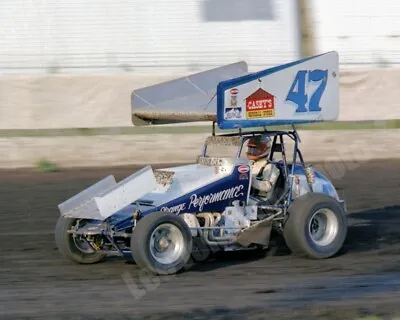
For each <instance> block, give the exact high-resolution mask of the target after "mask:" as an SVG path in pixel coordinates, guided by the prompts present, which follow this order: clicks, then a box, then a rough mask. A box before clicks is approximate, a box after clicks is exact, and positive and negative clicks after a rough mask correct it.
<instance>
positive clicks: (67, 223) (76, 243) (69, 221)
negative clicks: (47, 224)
mask: <svg viewBox="0 0 400 320" xmlns="http://www.w3.org/2000/svg"><path fill="white" fill-rule="evenodd" d="M75 224H76V219H74V218H64V217H60V218H59V219H58V221H57V225H56V229H55V240H56V245H57V248H58V250H59V251H60V253H61V254H62V255H63V256H64V257H66V258H69V259H70V260H72V261H74V262H76V263H80V264H93V263H97V262H100V261H102V260H103V259H104V258H105V255H104V254H102V253H100V252H96V251H95V250H94V249H93V248H91V247H90V246H89V245H88V244H87V242H85V241H84V240H82V239H81V238H80V237H73V235H72V234H70V233H68V232H67V231H68V230H70V229H71V227H72V226H73V225H75Z"/></svg>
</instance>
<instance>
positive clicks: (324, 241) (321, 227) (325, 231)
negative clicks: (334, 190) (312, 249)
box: [308, 209, 339, 247]
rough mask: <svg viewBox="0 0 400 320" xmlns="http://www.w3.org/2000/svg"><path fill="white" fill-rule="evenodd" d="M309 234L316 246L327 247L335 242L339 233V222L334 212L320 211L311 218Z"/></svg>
mask: <svg viewBox="0 0 400 320" xmlns="http://www.w3.org/2000/svg"><path fill="white" fill-rule="evenodd" d="M308 232H309V236H310V238H311V240H312V241H313V242H314V243H315V244H316V245H318V246H322V247H323V246H327V245H329V244H331V243H332V242H333V241H334V240H335V238H336V236H337V234H338V232H339V221H338V219H337V217H336V215H335V214H334V213H333V211H332V210H330V209H320V210H318V211H316V212H315V213H314V214H313V216H312V217H311V219H310V223H309V225H308Z"/></svg>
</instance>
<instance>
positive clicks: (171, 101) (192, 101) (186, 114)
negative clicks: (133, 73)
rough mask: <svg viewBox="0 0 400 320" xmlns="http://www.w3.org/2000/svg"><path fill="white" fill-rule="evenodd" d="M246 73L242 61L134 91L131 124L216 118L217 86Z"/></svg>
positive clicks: (245, 66)
mask: <svg viewBox="0 0 400 320" xmlns="http://www.w3.org/2000/svg"><path fill="white" fill-rule="evenodd" d="M245 74H248V72H247V64H246V62H244V61H240V62H237V63H232V64H228V65H225V66H222V67H219V68H215V69H211V70H207V71H203V72H199V73H195V74H192V75H189V76H186V77H182V78H179V79H175V80H171V81H167V82H163V83H159V84H155V85H152V86H149V87H145V88H141V89H138V90H134V91H133V92H132V95H131V110H132V123H133V124H134V125H135V126H143V125H149V124H168V123H180V122H193V121H216V117H217V99H216V90H217V85H218V83H220V82H221V81H224V80H228V79H233V78H237V77H240V76H243V75H245Z"/></svg>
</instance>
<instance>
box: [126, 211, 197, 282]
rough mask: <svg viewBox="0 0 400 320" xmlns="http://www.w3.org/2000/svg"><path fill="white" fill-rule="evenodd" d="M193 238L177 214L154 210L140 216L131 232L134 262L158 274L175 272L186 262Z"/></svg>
mask: <svg viewBox="0 0 400 320" xmlns="http://www.w3.org/2000/svg"><path fill="white" fill-rule="evenodd" d="M192 246H193V239H192V234H191V232H190V229H189V227H188V225H187V224H186V222H185V221H184V220H183V219H182V218H181V217H179V216H177V215H174V214H170V213H165V212H155V213H151V214H149V215H147V216H145V217H143V218H142V219H140V220H139V221H138V223H137V225H136V226H135V228H134V229H133V231H132V237H131V252H132V256H133V259H135V261H136V264H137V265H138V266H139V267H140V268H141V269H145V270H149V271H150V272H152V273H154V274H158V275H169V274H175V273H177V272H179V271H180V270H182V269H183V268H184V266H185V265H186V263H187V262H188V261H189V258H190V255H191V252H192Z"/></svg>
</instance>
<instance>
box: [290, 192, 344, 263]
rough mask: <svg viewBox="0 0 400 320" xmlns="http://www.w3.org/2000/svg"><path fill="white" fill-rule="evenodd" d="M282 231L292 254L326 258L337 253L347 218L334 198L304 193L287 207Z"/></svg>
mask: <svg viewBox="0 0 400 320" xmlns="http://www.w3.org/2000/svg"><path fill="white" fill-rule="evenodd" d="M288 213H289V218H288V220H287V221H286V224H285V226H284V230H283V237H284V239H285V242H286V245H287V246H288V247H289V249H290V250H291V251H292V253H293V254H294V255H297V256H303V257H304V256H305V257H309V258H312V259H327V258H330V257H332V256H334V255H335V254H337V253H338V252H339V250H340V249H341V248H342V246H343V243H344V241H345V238H346V236H347V217H346V213H345V212H344V210H343V208H342V207H341V205H340V204H339V202H338V201H336V200H335V199H334V198H332V197H330V196H327V195H325V194H321V193H307V194H306V195H304V196H302V197H300V198H298V199H297V200H295V201H294V202H293V204H292V205H291V206H290V208H289V210H288Z"/></svg>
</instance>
